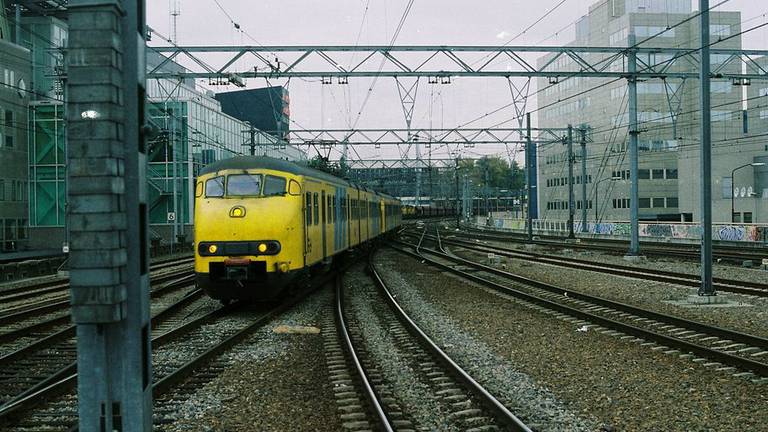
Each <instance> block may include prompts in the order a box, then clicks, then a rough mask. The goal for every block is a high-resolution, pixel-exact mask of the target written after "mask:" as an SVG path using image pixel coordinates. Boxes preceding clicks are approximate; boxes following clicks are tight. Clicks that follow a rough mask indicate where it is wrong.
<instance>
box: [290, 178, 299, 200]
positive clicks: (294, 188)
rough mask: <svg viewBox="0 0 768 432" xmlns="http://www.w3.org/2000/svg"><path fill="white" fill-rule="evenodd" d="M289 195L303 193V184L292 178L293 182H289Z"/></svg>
mask: <svg viewBox="0 0 768 432" xmlns="http://www.w3.org/2000/svg"><path fill="white" fill-rule="evenodd" d="M288 195H292V196H300V195H301V185H300V184H299V182H297V181H296V180H291V182H290V183H289V184H288Z"/></svg>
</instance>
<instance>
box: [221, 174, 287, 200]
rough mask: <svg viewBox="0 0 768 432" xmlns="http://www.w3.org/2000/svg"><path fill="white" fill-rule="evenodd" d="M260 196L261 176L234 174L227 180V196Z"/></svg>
mask: <svg viewBox="0 0 768 432" xmlns="http://www.w3.org/2000/svg"><path fill="white" fill-rule="evenodd" d="M283 188H285V186H283ZM259 195H261V174H233V175H230V176H229V177H228V178H227V196H259Z"/></svg>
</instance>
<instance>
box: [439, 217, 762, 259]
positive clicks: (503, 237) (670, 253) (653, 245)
mask: <svg viewBox="0 0 768 432" xmlns="http://www.w3.org/2000/svg"><path fill="white" fill-rule="evenodd" d="M463 230H464V231H458V232H453V233H454V234H456V235H459V236H468V237H472V238H482V239H485V240H493V241H508V242H515V243H531V242H528V240H527V237H526V236H525V235H524V234H513V233H508V232H503V231H492V230H487V229H478V228H471V227H466V226H463ZM536 237H540V239H539V240H534V241H533V242H532V243H533V244H536V245H540V246H548V247H559V248H563V247H567V248H569V249H588V250H598V251H604V252H610V253H617V254H624V253H626V252H627V250H628V248H629V242H627V241H625V240H614V239H580V242H579V243H573V242H569V243H565V242H563V240H564V239H563V238H562V237H550V238H549V239H541V236H536ZM640 248H641V250H642V253H643V255H648V256H661V257H676V258H684V259H689V260H698V259H700V258H701V256H700V253H699V247H698V245H688V244H680V245H679V246H671V245H669V244H661V243H657V242H647V241H642V242H641V243H640ZM713 258H714V259H718V260H722V261H726V262H733V263H737V264H741V263H742V262H743V261H756V262H761V260H762V259H763V258H768V249H766V248H765V247H762V246H760V247H751V246H750V247H734V246H725V245H716V246H715V248H714V253H713Z"/></svg>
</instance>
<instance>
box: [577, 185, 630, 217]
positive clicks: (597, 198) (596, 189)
mask: <svg viewBox="0 0 768 432" xmlns="http://www.w3.org/2000/svg"><path fill="white" fill-rule="evenodd" d="M608 180H610V181H619V180H621V177H606V178H604V179H602V180H598V181H597V183H595V225H597V221H598V217H599V216H598V214H597V209H598V206H597V202H598V200H599V199H600V183H602V182H604V181H608ZM584 205H587V203H584Z"/></svg>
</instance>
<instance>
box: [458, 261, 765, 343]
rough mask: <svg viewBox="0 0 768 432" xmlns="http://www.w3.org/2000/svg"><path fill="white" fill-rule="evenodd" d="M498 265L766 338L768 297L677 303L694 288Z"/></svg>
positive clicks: (542, 267)
mask: <svg viewBox="0 0 768 432" xmlns="http://www.w3.org/2000/svg"><path fill="white" fill-rule="evenodd" d="M449 249H450V250H451V251H453V252H454V253H456V254H457V255H459V256H461V257H463V258H467V259H471V260H474V261H478V262H487V258H486V254H485V253H478V252H474V251H469V250H466V249H463V248H460V247H454V246H451V247H450V248H449ZM581 258H584V257H581ZM501 264H503V265H505V266H506V270H507V271H509V272H511V273H514V274H517V275H520V276H524V277H527V278H530V279H534V280H537V281H541V282H546V283H549V284H553V285H556V286H561V287H563V288H569V289H572V290H575V291H580V292H583V293H585V294H590V295H594V296H598V297H603V298H606V299H610V300H614V301H619V302H623V303H627V304H631V305H634V306H638V307H641V308H644V309H649V310H653V311H656V312H661V313H666V314H671V315H676V316H680V317H683V318H687V319H690V320H695V321H700V322H704V323H707V324H711V325H716V326H719V327H724V328H728V329H732V330H736V331H740V332H745V333H751V334H754V335H758V336H762V337H768V298H765V297H754V296H745V295H739V294H725V297H727V298H728V299H730V300H731V301H732V303H734V304H736V305H738V306H737V307H692V306H680V305H676V304H672V303H670V302H675V301H681V300H685V299H687V297H688V296H690V295H695V294H696V288H691V287H685V286H680V285H674V284H669V283H662V282H654V281H646V280H640V279H634V278H626V277H618V276H613V275H609V274H606V273H598V272H589V271H583V270H577V269H570V268H565V267H559V266H556V265H551V264H543V263H537V262H534V261H527V260H520V259H514V258H503V259H502V261H501ZM624 264H626V262H624Z"/></svg>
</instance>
